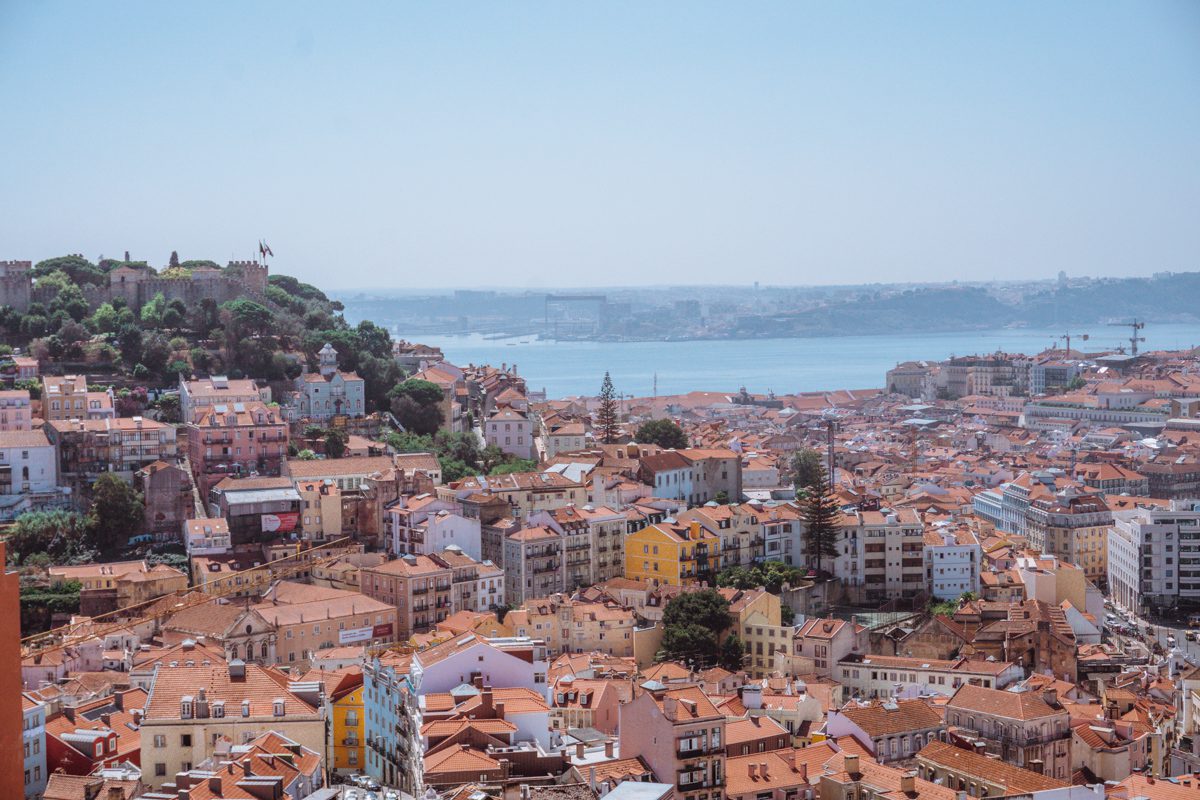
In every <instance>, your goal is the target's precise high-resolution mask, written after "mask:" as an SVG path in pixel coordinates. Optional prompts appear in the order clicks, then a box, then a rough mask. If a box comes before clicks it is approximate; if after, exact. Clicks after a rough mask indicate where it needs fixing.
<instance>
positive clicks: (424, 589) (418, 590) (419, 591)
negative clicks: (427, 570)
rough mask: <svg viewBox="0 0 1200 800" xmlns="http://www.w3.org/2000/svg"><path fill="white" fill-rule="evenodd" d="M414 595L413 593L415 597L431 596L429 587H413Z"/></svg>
mask: <svg viewBox="0 0 1200 800" xmlns="http://www.w3.org/2000/svg"><path fill="white" fill-rule="evenodd" d="M412 593H413V594H414V595H417V594H429V587H428V586H422V587H417V586H414V587H412Z"/></svg>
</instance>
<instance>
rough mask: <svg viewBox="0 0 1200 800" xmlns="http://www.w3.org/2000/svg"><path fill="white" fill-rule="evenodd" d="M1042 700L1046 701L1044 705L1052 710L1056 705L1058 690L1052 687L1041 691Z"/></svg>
mask: <svg viewBox="0 0 1200 800" xmlns="http://www.w3.org/2000/svg"><path fill="white" fill-rule="evenodd" d="M1042 700H1044V701H1046V705H1048V706H1050V707H1051V708H1053V707H1054V706H1057V705H1058V689H1055V688H1054V687H1053V686H1047V687H1046V688H1045V689H1043V690H1042Z"/></svg>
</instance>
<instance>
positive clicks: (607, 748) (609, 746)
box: [604, 739, 613, 758]
mask: <svg viewBox="0 0 1200 800" xmlns="http://www.w3.org/2000/svg"><path fill="white" fill-rule="evenodd" d="M604 757H605V758H612V757H613V740H612V739H609V740H608V741H607V742H605V743H604Z"/></svg>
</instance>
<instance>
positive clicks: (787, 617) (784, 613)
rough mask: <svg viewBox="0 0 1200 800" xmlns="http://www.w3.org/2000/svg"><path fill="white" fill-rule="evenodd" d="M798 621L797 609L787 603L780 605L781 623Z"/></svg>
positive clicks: (788, 623) (787, 623) (786, 623)
mask: <svg viewBox="0 0 1200 800" xmlns="http://www.w3.org/2000/svg"><path fill="white" fill-rule="evenodd" d="M795 621H796V611H795V609H793V608H792V607H791V606H789V605H787V604H786V603H785V604H783V605H781V606H779V624H781V625H791V624H793V623H794V622H795Z"/></svg>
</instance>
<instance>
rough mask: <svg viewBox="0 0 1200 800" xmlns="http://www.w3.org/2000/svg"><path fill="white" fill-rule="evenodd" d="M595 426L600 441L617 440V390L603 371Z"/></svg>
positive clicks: (608, 442)
mask: <svg viewBox="0 0 1200 800" xmlns="http://www.w3.org/2000/svg"><path fill="white" fill-rule="evenodd" d="M596 427H597V429H598V430H599V432H600V441H601V442H602V443H604V444H613V443H615V442H616V441H617V390H616V389H615V388H614V387H613V382H612V377H611V376H610V375H609V374H608V373H607V372H605V373H604V381H603V382H602V383H601V384H600V408H599V409H598V410H597V412H596Z"/></svg>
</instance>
